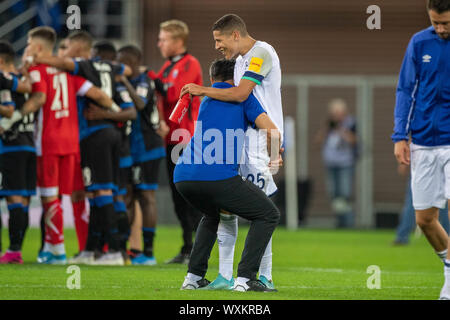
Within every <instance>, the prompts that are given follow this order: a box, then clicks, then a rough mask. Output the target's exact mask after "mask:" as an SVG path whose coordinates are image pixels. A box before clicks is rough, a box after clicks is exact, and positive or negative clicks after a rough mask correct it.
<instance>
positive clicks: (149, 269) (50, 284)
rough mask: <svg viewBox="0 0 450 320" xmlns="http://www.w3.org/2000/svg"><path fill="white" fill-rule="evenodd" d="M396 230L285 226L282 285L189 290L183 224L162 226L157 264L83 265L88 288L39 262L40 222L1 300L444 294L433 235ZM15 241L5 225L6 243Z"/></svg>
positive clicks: (8, 268)
mask: <svg viewBox="0 0 450 320" xmlns="http://www.w3.org/2000/svg"><path fill="white" fill-rule="evenodd" d="M247 230H248V229H247V228H246V227H245V226H241V227H240V230H239V239H238V242H237V247H236V254H235V270H236V267H237V263H238V262H239V259H240V256H241V252H242V248H243V244H244V239H245V236H246V234H247ZM65 237H66V250H67V253H68V256H69V257H70V256H72V255H73V254H74V253H76V251H77V244H76V238H75V232H74V230H71V229H68V230H66V231H65ZM393 238H394V233H393V231H336V230H310V229H300V230H298V231H296V232H291V231H287V230H285V229H284V228H282V227H280V228H278V229H277V230H276V231H275V233H274V237H273V252H274V255H273V276H274V282H275V285H276V287H277V289H278V290H279V292H277V293H248V292H247V293H240V292H226V291H214V292H213V291H200V290H197V291H181V290H179V289H180V286H181V284H182V282H183V278H184V276H185V274H186V269H187V268H186V266H180V265H165V264H164V263H163V262H164V261H165V260H166V259H169V258H171V257H173V256H174V255H175V254H176V253H177V252H178V250H179V248H180V246H181V230H180V228H179V227H176V226H160V227H159V228H158V229H157V236H156V238H155V256H156V259H157V261H158V265H157V266H125V267H100V266H80V268H81V269H80V271H81V289H78V290H77V289H72V290H71V289H68V288H67V286H66V283H67V279H68V277H69V276H70V274H68V273H67V267H68V266H45V265H38V264H36V263H35V259H36V254H37V250H38V247H39V230H37V229H31V230H29V231H28V233H27V236H26V239H25V244H24V250H23V254H24V260H25V264H24V265H0V300H8V299H75V300H76V299H132V300H137V299H150V300H155V299H156V300H166V299H168V300H191V299H192V300H202V299H208V300H236V299H238V300H240V299H242V300H245V299H251V300H270V299H277V300H278V299H280V300H303V299H306V300H316V299H319V300H329V299H345V300H347V299H363V300H366V299H368V300H370V299H383V300H385V299H408V300H412V299H437V298H438V297H439V292H440V289H441V286H442V284H443V280H444V279H443V267H442V263H441V262H440V260H439V259H438V258H437V256H436V255H435V254H434V252H433V250H432V249H431V247H430V246H429V245H428V243H427V241H426V239H425V238H424V237H423V236H422V237H420V238H412V241H411V244H410V245H408V246H404V247H392V246H391V245H390V244H391V241H392V240H393ZM7 244H8V240H7V230H3V248H5V247H6V246H7ZM371 265H376V266H378V267H379V268H380V270H381V275H380V277H381V278H380V279H381V283H380V286H381V287H380V289H368V288H367V280H368V278H369V277H370V276H371V275H372V274H368V273H367V268H368V267H369V266H371ZM217 272H218V251H217V247H216V246H215V247H214V250H213V252H212V254H211V259H210V265H209V271H208V274H207V276H206V278H207V279H209V280H213V279H214V278H215V277H216V275H217Z"/></svg>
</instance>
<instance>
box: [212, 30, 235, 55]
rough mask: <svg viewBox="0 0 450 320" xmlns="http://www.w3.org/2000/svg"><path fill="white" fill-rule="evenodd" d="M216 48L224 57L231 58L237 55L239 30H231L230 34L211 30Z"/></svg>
mask: <svg viewBox="0 0 450 320" xmlns="http://www.w3.org/2000/svg"><path fill="white" fill-rule="evenodd" d="M213 37H214V43H215V48H216V50H218V51H220V53H222V54H223V55H224V56H225V58H226V59H232V58H235V57H237V56H238V55H239V39H240V35H239V32H237V31H233V32H231V33H230V34H227V33H222V32H220V31H217V30H215V31H213Z"/></svg>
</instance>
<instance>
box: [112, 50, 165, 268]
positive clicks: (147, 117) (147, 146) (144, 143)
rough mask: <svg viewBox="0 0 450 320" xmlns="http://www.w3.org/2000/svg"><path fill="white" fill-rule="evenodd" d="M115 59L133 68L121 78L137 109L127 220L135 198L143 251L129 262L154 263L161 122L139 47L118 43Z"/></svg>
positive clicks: (154, 94)
mask: <svg viewBox="0 0 450 320" xmlns="http://www.w3.org/2000/svg"><path fill="white" fill-rule="evenodd" d="M118 60H119V62H121V63H123V64H126V65H128V66H130V68H131V70H132V71H133V74H132V75H131V77H130V79H129V80H128V79H127V78H125V77H122V78H123V80H122V82H123V83H124V85H125V86H126V88H127V89H128V91H129V92H130V95H131V98H132V99H133V102H134V104H135V106H136V108H137V110H138V114H137V117H136V119H135V120H133V122H132V126H131V134H130V146H131V156H132V159H133V171H132V177H133V179H132V183H133V187H132V188H130V192H129V194H128V201H127V203H129V204H130V205H129V213H130V221H131V222H133V220H134V204H135V201H138V203H139V205H140V207H141V211H142V221H143V223H142V236H143V243H144V251H143V252H142V253H138V252H134V257H132V259H131V262H132V263H133V264H142V265H154V264H156V260H155V258H154V254H153V238H154V236H155V232H156V223H157V212H156V200H155V190H156V189H157V188H158V171H159V170H158V169H159V164H160V162H161V160H162V159H163V158H164V156H165V148H164V142H163V139H162V137H161V135H163V132H162V131H163V130H164V128H163V127H164V125H165V123H164V120H162V117H160V113H159V109H158V107H157V101H156V92H155V82H154V81H153V80H152V79H150V78H149V76H148V75H147V72H143V73H141V72H140V70H139V66H140V65H141V60H142V53H141V50H140V49H139V48H137V47H136V46H132V45H128V46H125V47H122V48H121V49H119V53H118ZM161 122H162V123H161ZM123 225H124V224H123Z"/></svg>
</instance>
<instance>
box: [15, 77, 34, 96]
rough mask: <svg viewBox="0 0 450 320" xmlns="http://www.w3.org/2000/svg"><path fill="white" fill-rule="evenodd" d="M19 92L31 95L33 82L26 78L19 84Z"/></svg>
mask: <svg viewBox="0 0 450 320" xmlns="http://www.w3.org/2000/svg"><path fill="white" fill-rule="evenodd" d="M16 91H17V92H19V93H31V82H30V80H29V79H28V78H24V79H23V80H19V81H18V82H17V89H16Z"/></svg>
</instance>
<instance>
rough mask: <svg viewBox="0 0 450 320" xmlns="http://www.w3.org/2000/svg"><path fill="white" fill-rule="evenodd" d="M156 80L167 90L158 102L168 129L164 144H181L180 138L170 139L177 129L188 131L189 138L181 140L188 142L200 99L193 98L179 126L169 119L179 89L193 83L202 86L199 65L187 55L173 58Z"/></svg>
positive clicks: (167, 62) (192, 130) (164, 66)
mask: <svg viewBox="0 0 450 320" xmlns="http://www.w3.org/2000/svg"><path fill="white" fill-rule="evenodd" d="M157 78H159V79H161V81H162V82H163V84H164V85H165V87H166V88H167V91H166V96H165V97H164V98H163V99H159V101H158V102H159V103H161V104H162V109H163V110H164V120H165V121H166V123H167V125H168V126H169V128H170V131H169V134H168V135H167V136H166V144H177V143H178V142H181V139H182V138H179V139H178V140H176V141H173V140H172V139H171V137H172V133H173V132H174V130H176V129H178V128H183V129H187V130H188V131H189V133H190V137H184V138H183V140H184V141H185V142H189V140H190V138H191V137H192V136H193V135H194V129H195V128H194V121H197V117H198V111H199V107H200V97H197V96H195V97H193V99H192V102H191V106H190V108H189V110H188V112H187V113H186V115H185V116H184V117H183V120H182V121H181V123H180V124H177V123H174V122H172V121H169V117H170V115H171V114H172V111H173V108H174V107H175V105H176V104H177V102H178V98H179V96H180V92H181V89H182V88H183V86H184V85H185V84H188V83H195V84H198V85H200V86H201V85H203V80H202V68H201V66H200V63H199V62H198V60H197V59H196V58H195V57H193V56H191V55H190V54H188V53H187V54H184V55H181V56H178V57H175V59H173V60H172V59H169V60H167V61H166V62H165V63H164V65H163V66H162V68H161V70H160V71H159V72H158V74H157ZM174 138H175V137H174Z"/></svg>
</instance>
